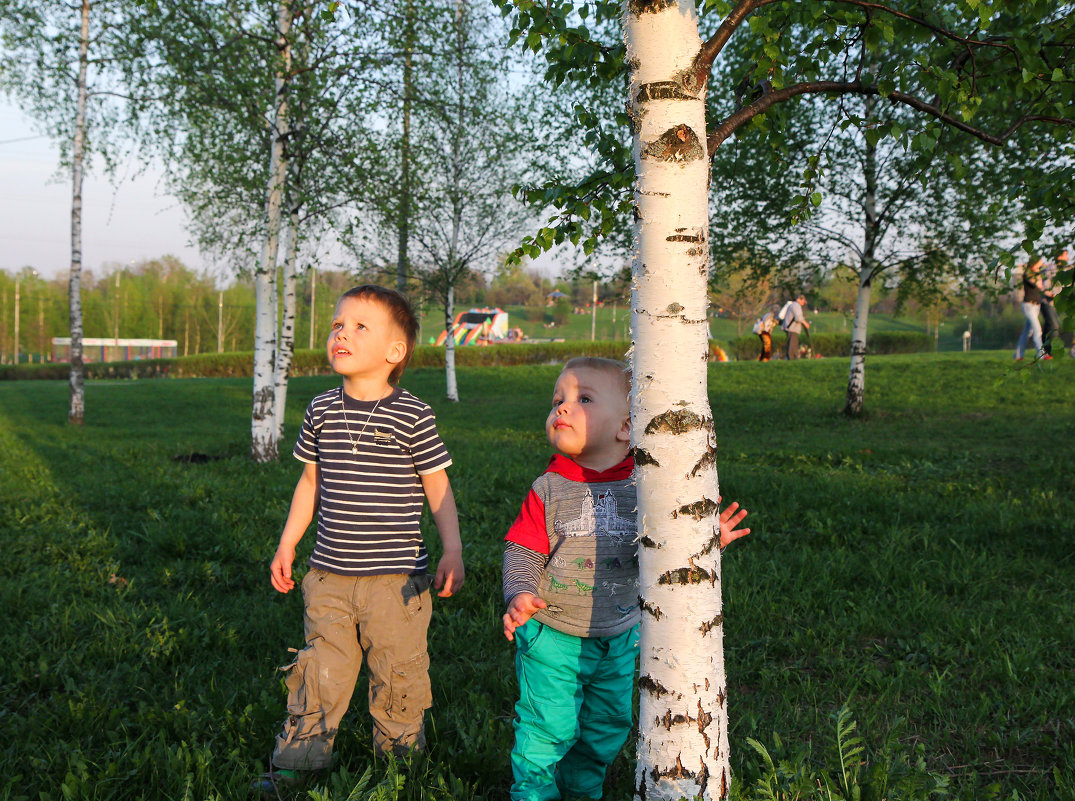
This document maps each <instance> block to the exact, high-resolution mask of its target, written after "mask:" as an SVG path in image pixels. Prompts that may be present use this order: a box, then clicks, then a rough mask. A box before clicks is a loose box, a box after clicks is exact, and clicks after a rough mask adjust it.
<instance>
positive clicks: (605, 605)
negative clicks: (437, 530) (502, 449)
mask: <svg viewBox="0 0 1075 801" xmlns="http://www.w3.org/2000/svg"><path fill="white" fill-rule="evenodd" d="M629 390H630V377H629V374H628V372H627V368H626V366H625V365H624V364H623V363H621V362H617V361H614V360H611V359H597V358H589V357H581V358H577V359H571V360H570V361H569V362H568V363H567V364H566V365H565V366H564V369H563V371H562V372H561V373H560V376H559V378H558V379H557V381H556V387H555V389H554V391H553V397H552V411H551V412H549V417H548V419H547V420H546V422H545V430H546V433H547V435H548V437H549V442H550V443H551V444H552V446H553V447H554V448H556V450H557V451H559V454H557V455H556V456H553V458H552V460H551V461H550V462H549V466H548V468H546V471H545V473H544V474H543V475H541V476H540V477H539V478H538V479H537V480H536V481H535V482H534V483H533V485H532V487H531V489H530V493H529V495H528V496H527V498H526V501H525V502H524V504H523V508H522V511H521V512H520V513H519V516H518V518H517V519H516V520H515V522H514V523H513V524H512V526H511V529H510V530H509V531H508V534H507V537H506V538H505V539H506V540H507V543H508V544H507V547H506V549H505V552H504V600H505V602H506V603H507V605H508V609H507V612H506V613H505V614H504V617H503V622H504V635H505V636H506V637H507V638H508V639H509V640H511V639H514V640H515V641H516V646H517V649H516V655H515V669H516V672H517V674H518V677H519V693H520V698H519V702H518V703H517V704H516V706H515V712H516V720H515V746H514V748H513V749H512V752H511V767H512V773H513V775H514V779H515V781H514V783H513V784H512V787H511V798H512V799H513V801H547V800H550V799H559V798H595V799H596V798H600V797H601V791H602V785H603V784H604V780H605V772H606V770H607V769H608V766H609V765H610V764H611V763H612V760H613V759H614V758H615V756H616V754H617V753H619V750H620V748H621V747H622V746H623V743H624V741H625V740H626V739H627V735H628V733H629V732H630V729H631V712H632V709H631V698H632V689H633V684H634V674H635V660H636V657H637V651H638V625H639V619H640V615H639V609H638V602H637V597H638V557H637V542H636V539H637V524H636V516H635V498H636V494H635V487H634V484H633V483H632V480H631V471H632V470H633V468H634V463H633V461H632V457H631V455H630V440H631V421H630V408H629V403H628V392H629ZM738 506H739V505H738V504H736V503H733V504H732V505H731V506H729V507H728V508H727V509H726V510H725V511H724V512H722V513H721V515H720V534H721V547H724V546H726V545H727V544H728V543H730V542H731V541H732V540H734V539H738V538H739V537H742V536H743V535H745V534H748V533H750V529H741V530H735V526H736V525H738V524H739V522H740V521H742V519H743V518H744V517H745V516H746V514H747V512H746V510H745V509H744V510H740V511H739V512H738V513H736V509H737V508H738Z"/></svg>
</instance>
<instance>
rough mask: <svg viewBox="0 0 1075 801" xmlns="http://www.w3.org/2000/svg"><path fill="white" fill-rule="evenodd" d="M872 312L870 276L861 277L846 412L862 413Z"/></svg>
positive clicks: (856, 304)
mask: <svg viewBox="0 0 1075 801" xmlns="http://www.w3.org/2000/svg"><path fill="white" fill-rule="evenodd" d="M869 314H870V277H869V273H866V272H864V273H862V275H861V276H860V277H859V292H858V297H857V298H856V300H855V323H854V326H853V327H852V329H851V368H850V370H849V371H848V375H847V402H846V405H845V406H844V414H847V415H850V416H852V417H855V416H858V415H860V414H862V403H863V398H864V397H865V394H866V321H867V318H868V317H869Z"/></svg>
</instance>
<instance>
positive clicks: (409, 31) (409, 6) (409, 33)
mask: <svg viewBox="0 0 1075 801" xmlns="http://www.w3.org/2000/svg"><path fill="white" fill-rule="evenodd" d="M403 14H404V18H403V24H404V26H405V28H404V32H403V42H404V44H403V51H404V55H403V138H402V140H401V142H400V145H399V173H400V175H399V220H398V233H397V239H398V240H399V253H398V254H397V256H396V289H398V290H399V292H400V294H401V295H406V294H407V277H408V275H409V273H410V262H409V256H408V254H407V248H408V246H409V245H410V236H411V232H410V226H411V92H412V91H413V87H412V83H413V80H414V74H413V70H414V55H413V54H414V5H413V3H410V2H407V3H406V4H405V5H404V10H403Z"/></svg>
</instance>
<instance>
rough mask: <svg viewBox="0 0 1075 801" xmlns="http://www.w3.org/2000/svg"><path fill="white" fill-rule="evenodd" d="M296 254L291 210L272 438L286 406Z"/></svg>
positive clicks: (295, 218) (279, 434)
mask: <svg viewBox="0 0 1075 801" xmlns="http://www.w3.org/2000/svg"><path fill="white" fill-rule="evenodd" d="M298 255H299V212H298V208H293V209H292V210H291V218H290V220H289V222H288V228H287V251H286V253H285V255H284V298H283V301H284V313H283V316H282V317H281V319H280V348H279V350H278V351H277V353H276V372H275V375H274V376H273V383H274V385H275V387H276V393H275V397H274V398H273V402H274V404H275V408H276V412H275V415H276V439H277V442H279V441H280V440H281V439H283V438H284V411H285V409H286V406H287V380H288V378H289V377H290V376H291V360H292V357H293V356H294V355H295V313H296V305H297V301H296V298H295V286H296V284H297V283H298V276H297V275H296V261H297V260H298Z"/></svg>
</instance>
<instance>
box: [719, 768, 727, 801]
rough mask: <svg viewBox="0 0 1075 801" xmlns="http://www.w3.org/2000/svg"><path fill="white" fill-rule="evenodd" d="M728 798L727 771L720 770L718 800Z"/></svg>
mask: <svg viewBox="0 0 1075 801" xmlns="http://www.w3.org/2000/svg"><path fill="white" fill-rule="evenodd" d="M727 797H728V771H726V770H724V768H721V770H720V798H721V801H724V799H725V798H727Z"/></svg>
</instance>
